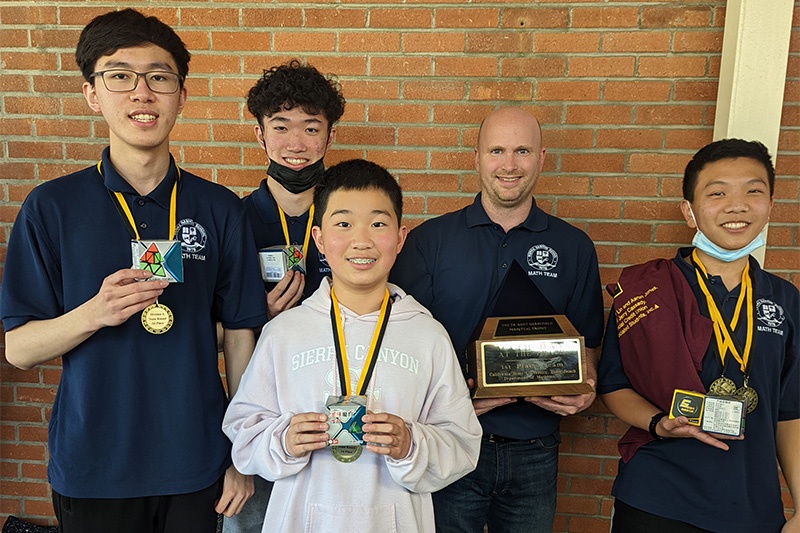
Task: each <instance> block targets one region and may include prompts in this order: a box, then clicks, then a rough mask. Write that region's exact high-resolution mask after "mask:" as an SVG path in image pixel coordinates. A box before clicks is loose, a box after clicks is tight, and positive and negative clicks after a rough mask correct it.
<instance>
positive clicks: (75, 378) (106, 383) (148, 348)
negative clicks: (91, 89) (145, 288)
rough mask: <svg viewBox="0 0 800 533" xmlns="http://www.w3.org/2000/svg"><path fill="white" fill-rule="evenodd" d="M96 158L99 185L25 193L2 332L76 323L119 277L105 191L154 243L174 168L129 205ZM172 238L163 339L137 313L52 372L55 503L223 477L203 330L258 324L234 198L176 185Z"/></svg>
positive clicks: (218, 385) (218, 393) (118, 252)
mask: <svg viewBox="0 0 800 533" xmlns="http://www.w3.org/2000/svg"><path fill="white" fill-rule="evenodd" d="M108 153H109V152H108V149H106V150H105V151H104V152H103V159H102V174H103V175H101V174H100V172H99V171H98V169H97V167H96V166H92V167H89V168H87V169H85V170H82V171H80V172H77V173H74V174H70V175H68V176H64V177H61V178H58V179H56V180H53V181H50V182H47V183H44V184H42V185H40V186H38V187H37V188H36V189H34V190H33V191H32V192H31V193H30V195H29V196H28V198H27V199H26V200H25V202H24V203H23V205H22V208H21V210H20V213H19V215H18V216H17V219H16V222H15V224H14V227H13V230H12V232H11V237H10V239H9V243H8V255H7V260H6V265H5V272H4V276H3V286H2V293H0V318H2V321H3V326H4V327H5V329H6V330H11V329H13V328H15V327H17V326H20V325H23V324H25V323H27V322H28V321H30V320H46V319H51V318H55V317H58V316H60V315H63V314H64V313H66V312H68V311H71V310H73V309H75V308H76V307H78V306H80V305H81V304H83V303H85V302H86V301H88V300H89V299H91V298H92V297H94V296H95V295H96V294H97V292H98V290H99V288H100V286H101V284H102V282H103V279H104V278H106V277H107V276H109V275H110V274H112V273H114V272H116V271H118V270H120V269H125V268H130V267H131V264H132V259H131V235H130V233H129V229H128V225H127V222H126V221H125V219H123V218H122V216H121V215H120V213H119V211H118V209H117V207H116V205H115V201H114V200H113V199H112V196H111V195H110V191H119V192H121V193H122V194H123V196H124V197H125V200H126V202H127V204H128V206H129V207H130V209H131V211H132V213H133V217H134V220H135V221H136V224H137V226H138V229H139V233H140V235H141V238H142V239H166V238H167V236H168V230H169V227H168V226H169V204H170V193H171V192H172V187H173V184H174V182H175V179H176V176H177V175H178V173H177V171H176V167H175V165H174V162H172V164H171V165H170V169H169V171H168V173H167V175H166V177H165V178H164V180H163V181H162V182H161V184H160V185H159V186H158V187H157V188H156V189H155V190H154V191H152V192H151V193H150V194H147V195H145V196H141V195H139V194H138V193H136V191H135V190H134V189H133V188H132V187H131V186H130V185H129V184H128V183H127V182H126V181H125V180H124V179H123V178H122V177H121V176H120V175H119V174H118V173H117V172H116V171H115V170H114V168H113V166H112V165H111V163H110V161H109V160H108ZM175 238H176V239H178V240H180V241H181V248H182V252H183V254H182V255H183V268H184V282H183V283H178V284H171V285H169V286H168V287H167V288H166V289H165V290H164V293H163V294H162V295H161V296H160V297H159V302H160V303H163V304H165V305H166V306H168V307H169V308H170V309H171V310H172V312H173V314H174V324H173V326H172V328H171V329H170V330H169V331H167V332H166V333H163V334H161V335H153V334H150V333H148V332H147V331H146V330H145V329H144V327H143V326H142V323H141V318H140V314H139V313H136V314H135V315H133V316H131V317H130V318H129V319H128V320H127V321H125V322H124V323H123V324H121V325H119V326H116V327H106V328H103V329H101V330H99V331H97V332H96V333H95V334H94V335H92V336H91V337H89V338H88V339H87V340H85V341H84V342H83V343H81V344H80V345H78V346H77V347H76V348H74V349H72V350H70V351H69V352H67V353H66V354H65V355H64V356H63V358H62V362H63V372H62V375H61V383H60V384H59V388H58V392H57V394H56V398H55V402H54V404H53V411H52V414H51V419H50V427H49V449H50V463H49V465H48V476H49V479H50V482H51V484H52V485H53V489H54V490H55V491H57V492H58V493H60V494H62V495H65V496H70V497H79V498H130V497H140V496H153V495H163V494H182V493H188V492H194V491H197V490H200V489H203V488H205V487H208V486H210V485H211V484H212V483H214V482H215V481H216V480H217V479H218V478H219V476H220V475H221V474H222V473H223V472H224V471H225V469H226V468H227V467H228V466H229V465H230V442H229V441H228V439H227V438H226V437H225V435H224V434H223V433H222V431H221V424H222V417H223V414H224V411H225V407H226V397H225V393H224V390H223V385H222V381H221V379H220V376H219V370H218V368H219V367H218V354H217V341H216V330H215V324H216V323H217V322H221V323H222V325H223V327H225V328H228V329H239V328H257V327H260V326H261V325H263V324H264V323H265V322H266V304H265V301H264V298H263V293H262V292H261V287H262V285H261V276H260V273H259V266H258V259H257V256H256V253H255V247H254V246H253V239H252V235H251V233H250V228H249V226H248V224H247V222H246V219H245V213H244V208H243V207H242V204H241V201H240V200H239V198H238V197H237V196H236V195H235V194H234V193H232V192H231V191H229V190H227V189H225V188H224V187H222V186H220V185H217V184H214V183H211V182H208V181H206V180H203V179H201V178H199V177H197V176H194V175H192V174H190V173H188V172H186V171H180V178H179V180H178V193H177V229H176V237H175Z"/></svg>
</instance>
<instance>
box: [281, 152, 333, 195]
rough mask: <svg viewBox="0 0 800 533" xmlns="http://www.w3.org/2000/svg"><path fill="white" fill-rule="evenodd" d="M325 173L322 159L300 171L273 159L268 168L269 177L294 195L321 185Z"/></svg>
mask: <svg viewBox="0 0 800 533" xmlns="http://www.w3.org/2000/svg"><path fill="white" fill-rule="evenodd" d="M324 172H325V165H324V164H323V162H322V159H320V160H319V161H317V162H316V163H312V164H310V165H308V166H307V167H303V168H301V169H300V170H294V169H292V168H289V167H285V166H283V165H281V164H280V163H277V162H275V161H273V160H272V159H270V160H269V167H267V176H270V177H272V178H273V179H274V180H275V181H277V182H278V183H279V184H280V185H281V186H282V187H283V188H284V189H286V190H287V191H289V192H290V193H292V194H299V193H301V192H304V191H307V190H308V189H310V188H311V187H313V186H314V185H316V184H317V183H319V181H320V179H322V174H323V173H324Z"/></svg>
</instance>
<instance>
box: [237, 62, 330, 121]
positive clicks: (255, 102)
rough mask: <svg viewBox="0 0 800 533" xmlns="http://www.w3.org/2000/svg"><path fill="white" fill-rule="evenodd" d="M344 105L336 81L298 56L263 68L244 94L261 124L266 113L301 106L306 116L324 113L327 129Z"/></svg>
mask: <svg viewBox="0 0 800 533" xmlns="http://www.w3.org/2000/svg"><path fill="white" fill-rule="evenodd" d="M344 106H345V99H344V96H342V92H341V88H340V87H339V83H338V82H337V81H336V80H335V79H334V78H333V77H328V78H326V77H325V76H323V75H322V74H321V73H320V72H319V71H318V70H317V69H316V68H314V67H312V66H311V65H303V64H302V63H300V61H298V60H297V59H292V60H291V61H289V62H288V63H286V64H284V65H278V66H275V67H272V68H271V69H269V70H265V71H264V74H263V75H262V76H261V78H260V79H259V80H258V81H257V82H256V84H255V85H254V86H253V87H252V88H251V89H250V92H249V93H248V94H247V109H248V110H249V111H250V113H251V114H252V115H253V116H254V117H256V120H257V121H258V123H259V125H260V126H262V127H263V126H264V124H263V122H262V121H263V120H264V117H265V116H266V117H269V116H272V115H274V114H275V113H277V112H278V111H280V110H287V111H288V110H289V109H293V108H295V107H300V108H301V109H302V110H303V111H304V112H306V113H308V114H309V115H318V114H320V113H322V114H323V115H325V118H326V119H327V120H328V129H329V130H328V131H330V128H331V127H332V126H333V124H334V123H335V122H336V121H337V120H339V119H340V118H341V116H342V114H344Z"/></svg>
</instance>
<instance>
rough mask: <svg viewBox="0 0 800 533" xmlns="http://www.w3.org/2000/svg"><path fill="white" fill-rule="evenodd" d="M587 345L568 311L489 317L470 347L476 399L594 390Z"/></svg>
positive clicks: (569, 393) (566, 393) (468, 361)
mask: <svg viewBox="0 0 800 533" xmlns="http://www.w3.org/2000/svg"><path fill="white" fill-rule="evenodd" d="M585 367H586V348H585V346H584V340H583V336H581V335H579V334H578V332H577V331H576V330H575V328H574V327H573V326H572V324H571V323H570V322H569V320H568V319H567V317H565V316H564V315H545V316H521V317H489V318H487V319H486V321H485V322H484V324H483V330H482V331H481V334H480V336H479V337H478V340H476V341H475V342H474V343H473V344H472V345H470V346H469V347H468V350H467V374H468V375H469V377H471V378H472V379H473V380H474V381H475V385H474V387H473V389H472V397H473V398H505V397H526V396H560V395H574V394H585V393H589V392H592V390H593V389H592V386H591V385H590V384H588V383H586V373H585V370H584V369H585Z"/></svg>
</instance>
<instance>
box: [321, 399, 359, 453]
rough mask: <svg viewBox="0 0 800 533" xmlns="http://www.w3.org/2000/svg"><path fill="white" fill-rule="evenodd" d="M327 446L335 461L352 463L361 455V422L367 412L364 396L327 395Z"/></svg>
mask: <svg viewBox="0 0 800 533" xmlns="http://www.w3.org/2000/svg"><path fill="white" fill-rule="evenodd" d="M325 410H326V411H327V413H328V443H327V444H328V446H330V448H331V452H332V453H333V456H334V457H335V458H336V460H337V461H341V462H343V463H352V462H353V461H355V460H356V459H358V457H359V456H360V455H361V451H362V448H361V447H362V446H363V445H364V444H365V442H364V430H363V422H362V420H361V418H362V417H363V416H364V415H365V414H367V397H366V396H355V395H354V396H333V395H331V396H328V399H327V400H326V401H325Z"/></svg>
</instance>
